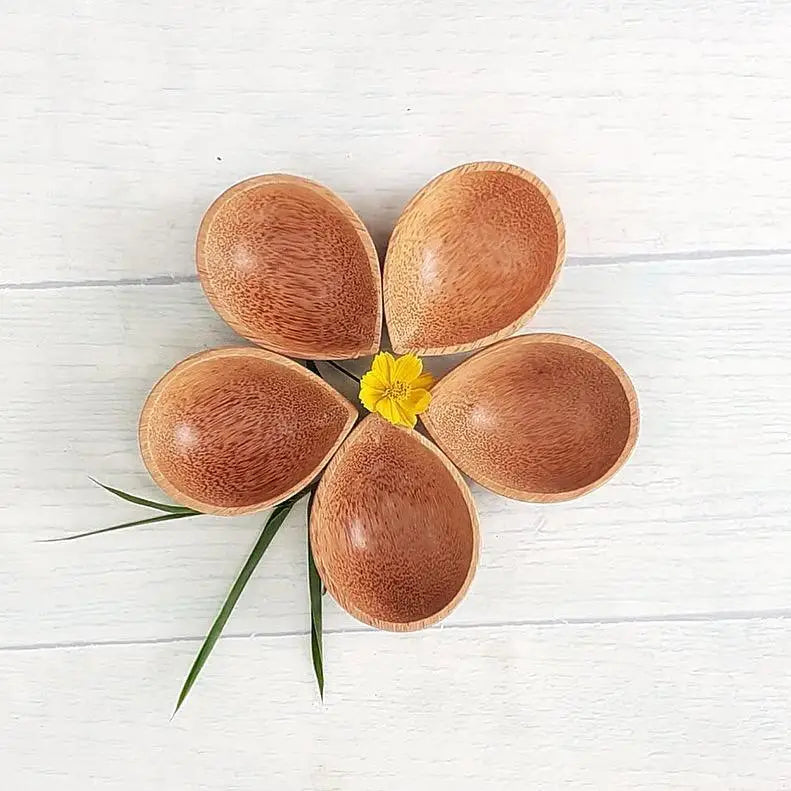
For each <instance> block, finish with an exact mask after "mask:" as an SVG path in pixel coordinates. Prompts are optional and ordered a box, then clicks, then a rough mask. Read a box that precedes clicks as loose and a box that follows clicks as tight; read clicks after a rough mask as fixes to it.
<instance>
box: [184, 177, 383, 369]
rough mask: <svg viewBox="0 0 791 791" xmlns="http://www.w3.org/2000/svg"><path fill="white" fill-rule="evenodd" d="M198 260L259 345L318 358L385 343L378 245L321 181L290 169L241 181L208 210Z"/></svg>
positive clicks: (213, 297) (219, 304)
mask: <svg viewBox="0 0 791 791" xmlns="http://www.w3.org/2000/svg"><path fill="white" fill-rule="evenodd" d="M196 258H197V264H198V275H199V276H200V281H201V284H202V285H203V289H204V291H205V292H206V296H207V297H208V299H209V302H211V304H212V305H213V307H214V309H215V310H216V311H217V312H218V313H219V314H220V315H221V316H222V317H223V319H225V321H227V322H228V324H230V325H231V327H233V329H234V330H236V332H238V333H239V334H240V335H243V336H244V337H245V338H247V339H249V340H251V341H253V343H257V344H258V345H259V346H264V347H265V348H267V349H271V350H273V351H276V352H280V353H281V354H287V355H290V356H292V357H305V358H309V359H314V360H315V359H326V360H332V359H349V358H352V357H362V356H365V355H368V354H374V353H375V352H376V351H377V350H378V349H379V341H380V335H381V330H382V305H381V303H382V294H381V276H380V272H379V259H378V257H377V254H376V249H375V248H374V244H373V242H372V241H371V237H370V235H369V234H368V231H367V230H366V228H365V226H364V225H363V223H362V221H361V220H360V218H359V217H358V216H357V215H356V214H355V213H354V211H353V210H352V209H351V207H350V206H349V205H348V204H347V203H346V202H345V201H343V200H342V199H341V198H339V197H338V196H337V195H336V194H335V193H334V192H332V191H331V190H329V189H327V187H324V186H322V185H321V184H317V183H316V182H313V181H309V180H308V179H304V178H300V177H298V176H290V175H286V174H272V175H266V176H256V177H255V178H251V179H248V180H247V181H242V182H241V183H239V184H236V185H235V186H233V187H231V188H230V189H228V190H227V191H226V192H224V193H223V194H222V195H220V197H219V198H217V200H215V201H214V203H213V204H212V205H211V206H210V208H209V210H208V211H207V212H206V214H205V215H204V217H203V220H202V222H201V224H200V229H199V231H198V241H197V250H196Z"/></svg>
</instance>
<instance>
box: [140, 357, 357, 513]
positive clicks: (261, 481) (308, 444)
mask: <svg viewBox="0 0 791 791" xmlns="http://www.w3.org/2000/svg"><path fill="white" fill-rule="evenodd" d="M356 418H357V411H356V409H355V408H354V407H353V406H352V405H351V404H350V403H349V402H348V401H347V400H346V399H345V398H343V397H342V396H340V395H339V394H338V393H336V392H335V390H333V388H331V387H330V386H329V385H328V384H326V383H325V382H324V381H323V380H321V379H320V378H319V377H318V376H315V375H314V374H312V373H311V372H310V371H308V370H306V369H305V368H303V367H302V366H301V365H299V364H298V363H295V362H294V361H293V360H288V359H286V358H285V357H281V356H280V355H278V354H274V353H272V352H268V351H265V350H264V349H254V348H225V349H214V350H211V351H206V352H201V353H200V354H196V355H194V356H193V357H189V358H187V359H186V360H184V361H183V362H181V363H179V364H178V365H177V366H176V367H175V368H173V369H172V370H171V371H170V372H168V373H167V374H165V376H164V377H163V378H162V379H160V380H159V382H158V383H157V384H156V386H155V387H154V389H153V390H152V391H151V394H150V395H149V396H148V398H147V399H146V402H145V404H144V406H143V411H142V413H141V415H140V425H139V432H138V433H139V440H140V450H141V453H142V456H143V461H144V462H145V465H146V467H147V468H148V471H149V472H150V473H151V476H152V478H153V479H154V481H155V482H156V483H157V484H158V485H159V487H160V488H161V489H162V490H163V491H165V492H166V493H167V494H168V495H169V496H170V497H171V498H172V499H173V500H175V501H176V502H177V503H180V504H182V505H185V506H188V507H189V508H194V509H196V510H198V511H202V512H204V513H211V514H219V515H222V516H234V515H237V514H246V513H252V512H254V511H260V510H263V509H265V508H269V507H270V506H272V505H276V504H277V503H279V502H281V501H283V500H285V499H287V498H288V497H290V496H291V495H292V494H295V493H296V492H298V491H300V490H301V489H302V488H303V487H305V486H306V485H307V484H308V483H309V482H310V481H311V480H312V479H313V478H314V477H315V476H316V474H317V473H318V472H319V471H320V470H321V469H322V468H323V467H324V465H325V464H326V463H327V462H328V461H329V459H330V457H331V456H332V454H333V453H334V452H335V450H336V449H337V448H338V447H339V446H340V444H341V442H342V441H343V439H344V438H345V437H346V435H347V434H348V433H349V431H350V430H351V428H352V426H353V425H354V421H355V420H356Z"/></svg>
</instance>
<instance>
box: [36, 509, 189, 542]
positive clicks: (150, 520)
mask: <svg viewBox="0 0 791 791" xmlns="http://www.w3.org/2000/svg"><path fill="white" fill-rule="evenodd" d="M188 516H200V514H199V512H198V511H188V512H186V513H178V514H162V516H150V517H148V519H138V520H137V521H135V522H124V523H123V524H121V525H113V526H112V527H103V528H101V529H100V530H89V531H88V532H87V533H77V534H76V535H73V536H62V537H61V538H45V539H41V540H39V542H38V543H40V544H52V543H54V542H56V541H74V539H75V538H87V537H88V536H98V535H99V534H100V533H110V532H111V531H113V530H121V529H122V528H124V527H136V526H137V525H150V524H152V523H154V522H168V521H170V520H171V519H184V518H185V517H188Z"/></svg>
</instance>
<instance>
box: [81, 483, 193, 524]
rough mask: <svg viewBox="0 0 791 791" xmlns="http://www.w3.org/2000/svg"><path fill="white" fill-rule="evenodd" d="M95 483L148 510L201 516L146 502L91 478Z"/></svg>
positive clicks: (141, 498)
mask: <svg viewBox="0 0 791 791" xmlns="http://www.w3.org/2000/svg"><path fill="white" fill-rule="evenodd" d="M89 479H90V480H91V481H93V483H95V484H96V485H97V486H101V487H102V489H104V490H105V491H106V492H110V494H114V495H115V496H116V497H120V498H121V499H122V500H126V501H127V502H128V503H134V504H135V505H144V506H146V508H155V509H156V510H157V511H165V512H166V513H169V514H189V515H193V514H199V513H200V511H195V510H194V509H192V508H185V507H184V506H182V505H169V504H168V503H157V502H154V501H153V500H146V499H145V497H138V496H137V495H134V494H129V492H124V491H122V490H121V489H116V488H114V487H112V486H107V484H104V483H102V482H101V481H97V480H96V478H90V476H89Z"/></svg>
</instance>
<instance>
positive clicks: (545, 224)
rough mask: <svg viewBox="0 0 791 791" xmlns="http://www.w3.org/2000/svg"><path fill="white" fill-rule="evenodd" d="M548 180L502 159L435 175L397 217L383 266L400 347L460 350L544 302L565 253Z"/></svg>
mask: <svg viewBox="0 0 791 791" xmlns="http://www.w3.org/2000/svg"><path fill="white" fill-rule="evenodd" d="M565 250H566V242H565V228H564V225H563V219H562V217H561V214H560V209H559V207H558V205H557V201H556V200H555V198H554V196H553V195H552V193H551V192H550V191H549V188H548V187H547V186H546V185H545V184H544V183H543V182H542V181H541V180H540V179H539V178H538V177H537V176H535V175H534V174H533V173H530V172H529V171H527V170H524V169H523V168H520V167H517V166H516V165H509V164H506V163H502V162H473V163H470V164H468V165H462V166H460V167H457V168H454V169H453V170H449V171H448V172H447V173H443V174H442V175H440V176H438V177H437V178H435V179H434V180H433V181H431V182H429V183H428V184H427V185H426V186H425V187H423V189H421V190H420V192H418V193H417V195H415V196H414V197H413V198H412V200H411V201H410V202H409V203H408V204H407V206H406V208H405V209H404V211H403V213H402V214H401V216H400V217H399V219H398V222H397V223H396V227H395V229H394V231H393V235H392V237H391V239H390V244H389V247H388V250H387V256H386V259H385V267H384V309H385V317H386V320H387V329H388V332H389V335H390V340H391V342H392V344H393V349H394V350H395V351H396V352H398V353H405V352H414V353H416V354H420V355H438V354H453V353H456V352H461V351H469V350H471V349H477V348H480V347H481V346H486V345H488V344H490V343H493V342H494V341H496V340H499V339H501V338H505V337H508V336H509V335H511V334H512V333H513V332H514V330H516V329H517V328H518V327H520V326H521V325H522V324H524V322H525V321H526V320H527V319H528V318H529V317H530V316H531V315H532V314H533V313H534V312H535V311H536V310H537V308H538V307H539V305H540V304H541V303H542V302H543V301H544V299H545V298H546V296H547V295H548V294H549V292H550V290H551V289H552V286H553V285H554V283H555V280H556V279H557V276H558V272H559V271H560V267H561V265H562V263H563V259H564V257H565Z"/></svg>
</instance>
